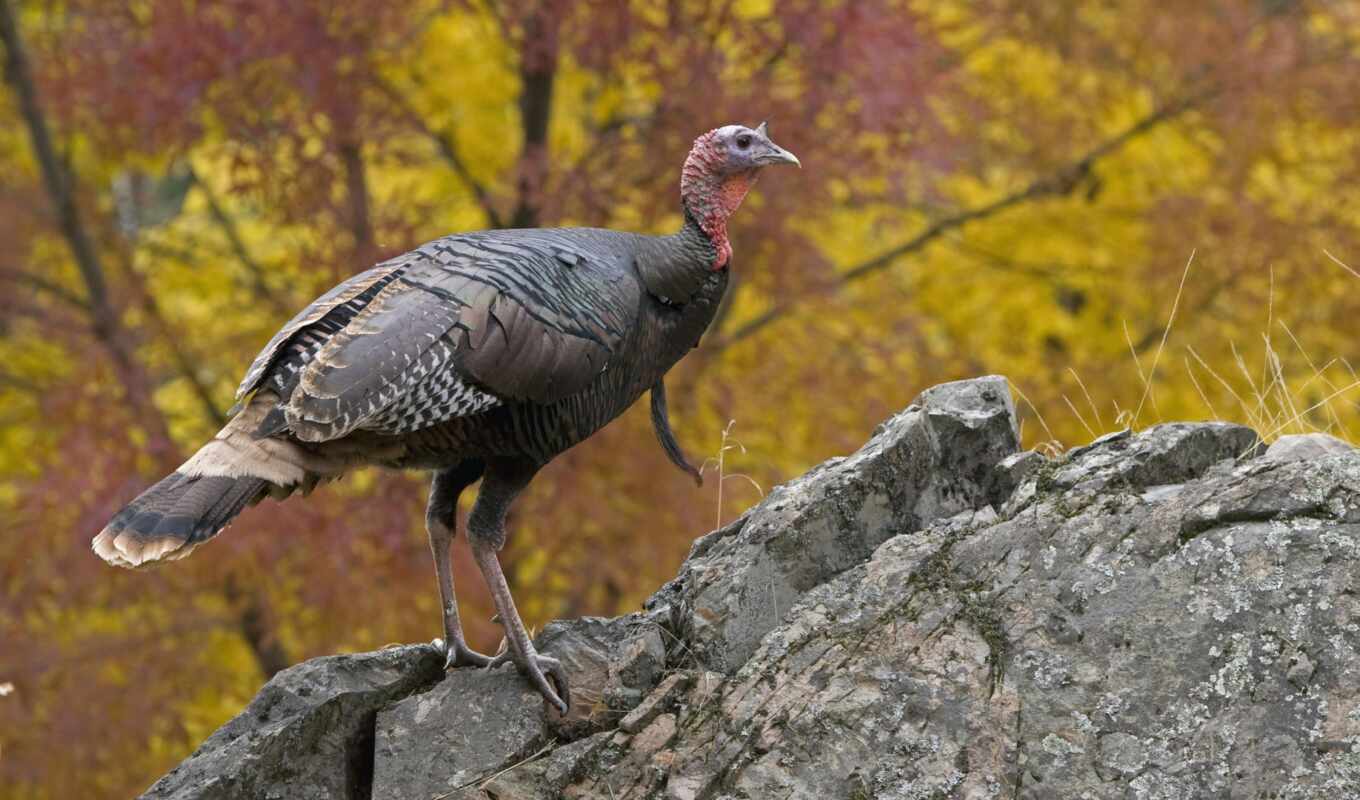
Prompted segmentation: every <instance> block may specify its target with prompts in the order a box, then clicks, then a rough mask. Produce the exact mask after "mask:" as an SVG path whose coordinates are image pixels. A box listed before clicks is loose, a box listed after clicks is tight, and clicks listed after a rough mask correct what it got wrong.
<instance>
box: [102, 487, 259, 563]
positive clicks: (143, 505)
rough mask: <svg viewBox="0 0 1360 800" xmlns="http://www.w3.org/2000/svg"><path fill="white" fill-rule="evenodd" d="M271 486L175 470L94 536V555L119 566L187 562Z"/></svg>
mask: <svg viewBox="0 0 1360 800" xmlns="http://www.w3.org/2000/svg"><path fill="white" fill-rule="evenodd" d="M268 486H269V482H268V481H266V480H264V479H262V478H253V477H240V478H233V477H228V476H225V475H185V474H183V473H181V472H172V473H170V474H169V475H167V476H166V477H164V478H162V479H161V480H160V482H158V483H156V484H155V485H154V486H152V487H151V488H150V489H147V490H146V491H144V492H142V493H141V494H140V495H138V496H137V498H136V499H135V500H133V501H132V502H131V503H128V504H127V506H126V507H125V508H124V509H123V510H122V511H120V512H118V514H117V515H116V516H115V517H114V518H113V519H112V520H111V521H110V522H109V524H108V525H107V526H106V527H105V528H104V530H102V531H100V533H99V535H98V536H96V537H95V539H94V543H93V547H94V551H95V553H96V554H97V555H98V556H99V557H100V558H102V559H104V560H105V561H107V562H109V563H110V564H115V565H117V566H120V567H137V566H141V565H142V564H145V563H148V562H151V561H161V560H171V559H178V558H184V557H185V556H187V555H189V553H190V552H192V551H193V549H194V548H195V547H198V546H199V545H200V544H202V543H203V542H206V541H207V540H208V539H211V538H212V537H213V536H215V535H216V534H217V533H218V531H220V530H222V529H223V528H224V527H226V526H227V524H228V523H229V522H231V521H232V520H233V519H235V517H236V515H237V514H239V513H241V510H242V509H243V508H245V507H246V506H247V505H248V504H250V503H251V502H252V501H254V500H258V499H259V498H260V496H261V495H262V494H263V493H264V492H265V491H266V489H267V488H268Z"/></svg>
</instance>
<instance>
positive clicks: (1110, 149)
mask: <svg viewBox="0 0 1360 800" xmlns="http://www.w3.org/2000/svg"><path fill="white" fill-rule="evenodd" d="M1215 93H1216V90H1215V89H1212V88H1211V89H1206V90H1204V91H1201V92H1197V93H1195V94H1192V95H1189V96H1187V97H1186V98H1184V99H1182V100H1179V101H1177V102H1175V103H1172V104H1170V105H1166V106H1163V107H1162V108H1159V109H1157V110H1156V111H1154V112H1152V113H1151V114H1148V115H1147V116H1146V117H1143V118H1142V119H1140V120H1139V121H1138V122H1136V123H1134V124H1133V125H1131V126H1129V127H1128V128H1126V129H1125V130H1124V131H1123V132H1121V133H1120V134H1118V135H1117V136H1114V137H1113V138H1110V139H1108V140H1106V141H1104V142H1102V143H1100V144H1099V145H1097V146H1096V147H1094V148H1092V149H1091V150H1088V151H1087V152H1086V153H1085V155H1083V156H1082V157H1081V158H1078V159H1077V160H1075V161H1073V162H1071V163H1070V164H1067V165H1065V166H1064V167H1062V168H1061V169H1059V170H1057V171H1056V172H1054V173H1053V174H1051V175H1046V176H1044V177H1043V178H1039V179H1037V180H1035V181H1033V182H1032V183H1030V184H1029V185H1028V186H1026V187H1024V188H1023V189H1020V190H1019V191H1016V192H1012V193H1011V194H1008V195H1006V196H1005V197H1002V198H1000V199H998V200H995V201H993V202H991V203H988V204H986V205H983V206H978V207H977V208H971V209H968V210H966V211H961V212H959V213H957V214H953V215H951V216H948V217H945V218H943V219H940V220H937V221H935V222H934V223H931V224H930V225H929V226H928V227H927V228H926V229H925V230H923V231H921V232H920V233H918V234H917V235H916V236H913V237H912V238H911V239H908V240H907V241H905V242H903V243H901V244H899V245H897V246H896V247H892V248H889V249H888V250H885V251H884V252H882V253H880V254H878V255H876V256H874V257H873V258H870V259H868V260H867V261H863V262H861V263H859V264H856V265H855V266H853V267H850V268H849V269H846V270H844V271H842V272H841V273H840V274H839V275H837V277H836V279H835V281H834V283H833V285H832V288H833V289H840V288H841V287H843V286H846V285H848V284H851V283H854V282H856V281H860V280H863V279H864V278H866V277H869V276H870V275H874V274H876V273H879V272H882V271H883V270H885V269H887V268H889V267H891V266H893V265H894V264H895V263H896V262H897V260H898V259H900V258H902V257H903V256H905V255H909V254H911V253H915V252H918V251H920V250H924V249H925V248H926V246H928V245H929V244H931V243H932V242H934V241H935V240H936V239H938V238H940V237H941V236H943V235H944V234H946V233H948V232H950V231H953V230H955V229H957V228H962V227H963V226H965V225H967V224H968V223H970V222H976V221H978V220H983V219H987V218H989V217H993V216H996V215H997V214H1000V213H1001V212H1003V211H1006V210H1008V209H1011V208H1014V207H1015V206H1018V205H1022V204H1024V203H1027V202H1029V201H1031V200H1037V199H1040V198H1047V197H1062V196H1066V195H1069V194H1071V193H1072V192H1073V191H1074V190H1076V188H1077V187H1078V186H1080V185H1081V182H1082V181H1083V180H1085V179H1086V178H1087V177H1088V176H1089V175H1090V174H1091V170H1092V168H1094V167H1095V165H1096V163H1097V162H1098V161H1100V160H1101V159H1103V158H1105V157H1107V156H1109V155H1111V154H1112V153H1115V152H1117V151H1118V150H1119V149H1121V148H1123V147H1124V146H1125V145H1127V144H1128V143H1129V142H1131V141H1133V140H1134V139H1136V138H1138V137H1139V136H1141V135H1143V134H1145V133H1147V132H1148V131H1149V130H1152V129H1153V128H1156V127H1157V126H1159V125H1161V124H1163V123H1165V122H1168V121H1170V120H1172V119H1175V118H1176V117H1178V116H1180V115H1181V114H1183V113H1185V112H1186V111H1188V110H1190V109H1191V108H1194V107H1195V106H1197V105H1199V104H1200V103H1201V102H1203V101H1204V100H1206V99H1208V98H1209V97H1211V96H1213V95H1214V94H1215ZM802 299H805V298H794V299H792V300H789V301H787V302H785V303H782V304H780V305H776V306H775V307H774V308H771V309H770V310H768V311H766V312H765V313H764V314H761V315H760V316H758V317H756V318H755V319H752V320H750V321H749V322H747V323H745V324H744V325H742V326H741V327H739V328H737V329H736V330H735V331H733V332H732V333H731V334H729V335H727V336H722V337H719V338H717V339H716V340H714V341H713V342H712V343H711V344H709V345H708V349H709V350H710V351H713V352H716V351H720V350H723V349H726V348H727V347H730V346H731V345H733V344H736V343H737V342H740V341H741V340H743V339H746V338H749V337H750V336H752V335H754V334H755V333H756V332H757V331H760V330H761V329H763V328H764V327H765V326H767V325H769V324H771V323H773V322H775V321H777V320H779V319H781V318H783V317H784V316H785V315H787V314H788V313H789V312H790V311H791V310H792V309H793V308H794V307H795V306H796V305H797V304H798V303H799V302H800V300H802Z"/></svg>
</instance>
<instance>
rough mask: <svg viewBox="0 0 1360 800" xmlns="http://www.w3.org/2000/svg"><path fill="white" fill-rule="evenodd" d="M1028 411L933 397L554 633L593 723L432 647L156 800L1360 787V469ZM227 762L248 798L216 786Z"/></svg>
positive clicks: (1283, 792)
mask: <svg viewBox="0 0 1360 800" xmlns="http://www.w3.org/2000/svg"><path fill="white" fill-rule="evenodd" d="M1007 398H1008V395H1007V394H1006V390H1005V384H1004V382H1002V381H1000V379H981V380H979V381H973V382H962V383H959V384H950V385H946V386H944V387H937V388H936V389H935V390H932V391H931V392H928V393H926V394H925V395H923V396H922V398H921V399H920V400H918V402H917V403H916V404H913V406H912V408H910V409H908V410H907V411H905V412H903V413H902V414H899V415H898V416H897V417H894V418H893V419H892V420H890V421H889V422H888V423H886V424H885V425H884V426H883V427H881V428H880V430H879V431H878V432H877V433H876V435H875V437H874V439H873V441H871V442H870V443H869V444H868V445H866V446H865V447H864V448H863V449H862V450H860V451H859V452H858V453H856V454H854V455H852V456H850V457H848V458H845V459H833V460H832V461H830V462H828V463H826V464H824V465H822V466H820V467H818V468H817V469H815V470H813V471H812V472H810V473H808V474H807V475H805V476H803V477H802V478H799V479H797V480H795V481H793V482H791V483H790V484H788V485H787V486H785V487H782V488H781V489H780V490H777V491H776V492H773V493H772V494H771V495H770V497H769V498H767V499H766V501H765V502H763V503H762V504H761V505H759V506H757V507H756V508H755V509H752V511H750V512H748V514H746V515H745V516H744V517H743V518H742V519H741V520H739V521H738V522H736V523H734V524H733V525H730V526H728V527H727V528H725V529H723V530H722V531H719V532H716V533H714V534H710V535H709V536H707V537H705V538H703V539H701V540H699V542H697V543H696V545H695V547H694V550H693V552H692V553H691V556H690V559H689V560H688V561H687V562H686V564H685V565H684V567H683V568H682V569H681V572H680V575H679V576H678V577H677V579H676V580H675V581H672V582H671V583H670V584H668V585H667V586H666V587H664V588H663V590H662V591H660V592H658V594H657V595H656V596H655V597H654V598H653V599H652V601H651V602H650V604H649V610H648V612H647V613H645V614H633V615H628V616H625V617H620V618H618V619H615V620H600V619H585V620H576V621H572V622H565V623H554V624H553V625H551V626H549V627H548V628H547V629H546V630H545V631H544V633H543V635H542V636H541V637H540V639H539V644H540V646H541V647H542V648H544V649H545V650H547V651H548V652H551V653H553V654H554V655H557V656H558V657H560V658H563V659H564V660H566V661H567V662H568V668H569V669H570V670H571V671H572V676H573V679H574V680H576V681H577V683H576V686H577V691H576V692H575V693H574V695H573V697H574V700H575V701H576V704H577V706H578V708H577V710H574V711H573V714H572V717H570V718H568V719H565V720H562V719H556V718H554V717H552V716H550V715H548V714H547V712H546V710H545V707H544V704H543V702H542V700H541V699H540V698H538V697H537V696H536V695H534V694H533V693H532V692H530V691H528V690H527V688H526V686H525V685H524V684H523V682H522V680H521V679H520V678H519V677H518V676H517V675H516V674H515V673H514V672H513V671H512V670H510V669H509V668H503V669H502V670H500V671H496V672H483V671H476V670H457V671H455V672H453V673H452V674H450V675H449V677H447V678H446V679H445V680H443V681H442V682H440V683H438V684H437V685H436V684H434V683H433V681H434V679H433V678H429V677H428V668H427V667H426V666H422V665H424V664H425V663H426V662H427V661H428V660H429V658H428V657H427V656H426V655H425V654H426V653H428V652H429V651H427V650H424V649H421V648H407V649H406V650H405V651H404V652H406V653H409V655H410V656H411V657H412V658H413V659H414V662H415V663H416V664H417V667H418V668H414V669H413V670H412V673H411V674H412V675H413V676H416V677H419V679H411V680H408V681H407V683H408V684H409V685H408V686H406V688H403V689H402V690H401V691H387V690H386V689H384V690H383V691H384V692H387V694H386V695H385V699H384V700H382V701H381V702H380V703H378V704H377V705H371V704H370V705H364V704H359V703H356V704H354V706H353V707H354V709H355V710H354V712H353V713H352V714H350V713H348V712H346V713H339V712H337V713H335V714H332V715H330V716H324V715H322V714H321V712H320V711H319V710H318V709H321V708H327V707H329V705H328V704H329V703H331V701H328V700H316V701H312V702H310V703H303V702H301V701H298V700H296V699H295V698H294V700H292V701H290V702H292V703H293V705H288V704H277V705H278V707H280V708H286V709H289V710H288V711H287V713H284V714H283V715H282V717H281V718H280V717H271V718H270V719H269V720H268V721H261V720H258V719H256V718H255V717H254V716H252V714H253V713H254V712H252V709H255V708H256V706H259V705H261V703H262V698H264V697H265V696H266V695H268V694H270V693H271V691H272V692H273V693H274V694H275V695H278V693H279V691H278V688H277V687H275V688H274V689H272V690H271V688H270V687H274V684H273V683H271V684H270V686H269V687H266V689H265V690H264V691H263V692H262V695H261V698H257V700H256V701H255V703H253V704H252V706H251V708H250V709H247V711H246V713H244V714H243V715H242V716H241V717H238V718H237V720H233V721H232V722H231V723H228V725H227V726H225V727H224V728H223V729H222V730H221V731H219V732H218V733H217V734H214V736H213V737H212V738H211V739H209V741H208V742H207V743H205V745H204V747H203V748H201V749H200V751H199V753H197V754H195V756H194V757H192V758H191V759H190V760H189V761H187V762H186V763H185V765H184V766H182V767H181V768H179V769H178V770H176V772H175V773H171V775H169V776H167V778H166V779H165V780H163V781H162V783H161V784H157V786H158V787H160V786H161V785H162V784H165V783H167V782H171V781H172V779H175V780H178V785H180V786H181V787H187V788H186V789H185V791H182V792H180V793H177V794H172V793H165V794H161V795H153V796H158V797H159V796H165V797H171V796H174V797H227V796H238V797H269V796H290V797H292V796H334V797H368V796H374V797H410V798H424V799H425V800H429V798H434V797H448V798H455V799H456V800H491V799H492V798H494V800H540V799H545V800H546V798H558V797H567V798H611V799H615V800H621V799H622V798H654V797H661V798H672V799H673V800H684V799H686V798H692V799H693V800H737V798H750V799H754V798H769V797H775V798H814V799H815V800H823V798H826V799H829V798H851V799H852V800H862V799H865V798H882V799H883V800H906V799H908V798H912V799H915V798H966V799H968V800H980V799H981V798H1033V799H1034V800H1038V799H1039V798H1089V799H1090V800H1104V799H1105V798H1111V799H1112V800H1113V799H1114V798H1119V799H1120V800H1193V799H1195V798H1272V799H1275V798H1279V799H1292V798H1300V799H1302V798H1349V797H1358V796H1360V597H1357V591H1358V590H1360V558H1358V557H1360V452H1358V451H1356V450H1354V449H1352V448H1344V449H1341V448H1338V452H1330V451H1328V452H1327V453H1317V452H1313V453H1310V454H1309V455H1308V456H1306V457H1305V458H1302V459H1299V458H1271V457H1262V456H1261V453H1262V451H1263V449H1264V448H1262V446H1261V445H1260V442H1259V440H1258V438H1257V436H1256V434H1254V433H1253V432H1252V431H1250V430H1248V429H1246V428H1242V427H1240V426H1234V425H1226V424H1218V423H1210V424H1195V425H1189V424H1173V425H1162V426H1158V427H1156V428H1152V429H1149V430H1146V431H1143V432H1140V433H1130V432H1121V433H1118V434H1112V435H1110V436H1107V437H1103V438H1102V439H1101V440H1098V441H1097V442H1094V443H1092V444H1091V445H1088V446H1086V447H1082V448H1078V449H1076V450H1073V451H1071V452H1069V453H1067V454H1066V455H1064V456H1063V457H1061V458H1059V459H1056V460H1050V459H1048V458H1045V457H1043V456H1042V455H1039V454H1037V453H1023V454H1022V453H1016V452H1015V450H1016V447H1015V436H1014V417H1013V413H1012V411H1011V407H1010V404H1009V400H1008V399H1007ZM761 581H765V584H764V586H763V587H762V585H761ZM771 584H773V586H774V588H773V590H771V589H770V586H771ZM760 588H763V589H764V592H763V593H762V592H759V591H755V590H756V589H760ZM762 598H765V599H762ZM710 612H712V613H710ZM748 617H749V619H748ZM396 654H398V651H384V653H378V654H369V655H361V656H346V657H338V658H333V659H320V660H318V661H314V662H309V663H308V664H305V665H301V666H299V667H296V668H294V670H289V671H288V672H285V673H282V674H281V675H280V676H279V678H278V679H276V683H277V682H280V681H281V680H282V679H285V677H286V676H290V675H291V674H292V673H295V672H296V673H297V674H298V677H301V676H303V675H304V674H305V675H310V676H312V677H311V678H308V680H309V681H312V682H314V683H316V684H317V685H320V684H322V683H324V684H326V685H327V686H332V685H345V686H348V685H350V684H352V683H359V684H365V685H367V684H373V685H382V686H391V687H395V686H396V685H397V683H399V681H392V680H388V681H387V682H384V681H383V680H367V679H366V680H357V679H356V677H355V676H357V675H361V674H368V671H373V672H375V673H378V674H384V675H385V674H387V672H386V670H388V669H389V668H390V662H389V661H387V660H386V659H390V658H391V657H392V656H394V655H396ZM383 664H388V665H389V666H387V667H383V666H381V665H383ZM434 671H435V673H437V672H438V665H437V662H436V663H435V666H434ZM327 673H336V677H335V678H334V679H333V680H331V679H326V680H322V679H320V678H319V677H318V676H320V675H322V674H327ZM436 677H437V675H436ZM284 682H285V683H289V685H301V684H300V682H299V681H298V680H297V679H295V678H291V677H290V678H288V680H287V681H284ZM332 694H335V696H336V697H342V696H348V695H345V694H344V693H339V694H336V693H334V692H332ZM287 696H288V697H290V698H291V697H293V695H292V694H288V695H287ZM375 696H376V693H375ZM346 708H348V706H346ZM256 716H258V715H256ZM375 717H376V721H375ZM323 718H324V720H325V721H326V726H331V727H326V726H323V728H325V729H324V730H320V729H318V727H317V722H316V721H317V720H319V719H323ZM365 725H366V726H367V730H368V732H369V733H368V736H369V737H370V738H367V739H366V738H365V734H364V729H365ZM332 728H333V730H334V731H340V730H342V729H343V730H344V731H349V732H350V733H346V734H344V735H342V736H338V738H337V736H335V735H333V734H332ZM356 731H357V733H356ZM346 737H348V738H346ZM280 742H282V743H284V744H279V743H280ZM304 742H316V743H318V744H325V746H324V747H318V748H317V749H316V755H314V756H307V755H305V754H304V752H303V751H304V750H305V749H306V748H305V747H303V746H302V743H304ZM340 742H358V743H359V745H360V746H362V745H363V743H365V742H367V743H368V744H369V746H370V758H371V763H372V772H371V774H372V776H373V777H372V781H371V785H370V784H367V783H365V781H363V780H350V781H348V782H345V781H343V780H339V776H342V775H348V774H352V772H353V771H352V769H351V767H349V766H346V765H353V764H363V763H364V758H363V754H362V753H357V754H356V753H355V748H354V746H352V745H346V746H339V744H338V743H340ZM288 743H291V744H288ZM346 748H348V749H346ZM360 749H362V748H361V747H360ZM341 754H345V755H344V757H340V756H341ZM208 768H212V769H215V770H217V773H216V776H217V777H219V778H222V777H224V776H228V775H230V776H232V777H231V780H232V781H234V783H231V784H226V783H218V784H211V785H212V786H213V787H215V788H213V789H212V791H213V792H216V793H211V792H209V791H206V790H205V791H202V792H199V793H194V791H191V790H192V789H194V788H195V787H198V788H202V787H208V786H209V785H210V784H209V782H208V779H209V778H211V777H213V773H210V772H206V771H205V770H206V769H208ZM285 769H286V770H292V771H295V772H296V775H308V776H312V778H313V779H314V780H316V781H317V784H316V785H317V786H323V785H324V786H325V787H327V788H328V789H329V790H331V791H330V793H329V794H326V795H323V794H321V790H316V791H315V792H314V793H313V794H311V795H307V794H304V793H302V792H301V791H296V792H295V791H292V789H293V788H294V787H298V786H301V785H303V784H301V783H299V782H298V779H297V778H296V776H293V777H290V780H291V781H292V782H291V783H281V782H279V781H280V780H282V778H280V777H279V776H281V775H283V774H284V771H285ZM347 770H350V771H349V772H347ZM359 772H362V770H359ZM177 774H179V775H180V777H179V778H178V779H176V775H177ZM187 775H199V776H201V777H200V778H197V779H194V780H191V781H186V780H185V776H187ZM289 775H290V776H291V775H293V773H289ZM323 780H324V781H328V782H325V783H323ZM270 792H274V794H272V795H271V794H270Z"/></svg>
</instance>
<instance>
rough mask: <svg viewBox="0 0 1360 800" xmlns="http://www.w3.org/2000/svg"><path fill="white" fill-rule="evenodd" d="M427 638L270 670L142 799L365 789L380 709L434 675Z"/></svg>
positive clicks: (349, 793)
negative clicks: (240, 707) (251, 695)
mask: <svg viewBox="0 0 1360 800" xmlns="http://www.w3.org/2000/svg"><path fill="white" fill-rule="evenodd" d="M443 665H444V657H443V656H442V655H440V654H439V653H437V652H435V650H434V648H432V647H430V646H429V645H411V646H406V647H392V648H388V649H386V650H379V651H378V652H376V653H360V654H357V655H352V656H327V657H325V658H316V659H312V660H311V661H307V662H304V663H302V664H298V665H297V666H295V667H292V668H290V669H286V670H284V671H283V672H280V673H279V674H277V675H275V676H274V678H273V679H272V680H271V681H269V683H266V684H265V685H264V688H263V689H261V690H260V692H259V694H257V695H255V699H254V700H252V701H251V702H250V705H248V706H246V709H245V710H244V711H242V712H241V713H240V714H239V715H237V716H236V717H235V718H233V719H232V720H231V721H229V722H228V723H227V724H225V725H223V726H222V727H221V728H218V729H217V731H216V732H215V733H214V734H213V735H212V736H210V737H208V740H207V741H205V742H204V743H203V745H202V746H201V747H199V748H198V750H196V751H194V754H193V755H191V756H189V757H188V758H187V759H185V760H184V761H183V762H181V763H180V765H179V766H177V767H175V768H174V769H173V770H171V771H170V772H169V773H168V774H167V775H166V776H165V777H163V778H161V779H160V780H159V781H156V783H155V784H154V785H152V787H151V788H150V789H148V790H147V791H146V794H144V795H142V797H143V798H151V799H154V800H172V799H173V800H188V799H189V798H194V800H217V799H218V798H243V797H249V798H261V800H273V799H274V798H279V799H280V800H282V799H283V798H290V799H291V798H301V799H302V800H310V799H311V798H316V799H317V800H323V799H325V798H352V797H368V796H369V793H370V790H371V788H372V785H373V722H374V717H375V716H376V715H377V713H378V710H379V709H382V708H384V707H386V706H387V705H389V704H390V703H392V702H394V701H396V700H398V699H400V698H402V697H405V696H406V695H408V694H411V693H412V692H415V691H417V690H420V689H423V688H426V687H429V686H432V685H434V684H435V683H437V682H438V681H439V679H440V678H441V677H442V675H441V673H442V667H443Z"/></svg>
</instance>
